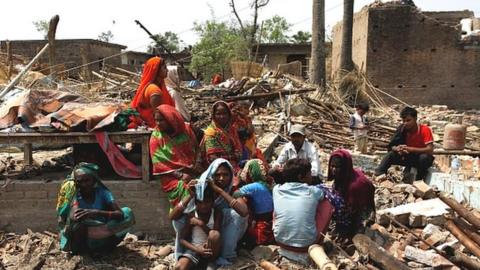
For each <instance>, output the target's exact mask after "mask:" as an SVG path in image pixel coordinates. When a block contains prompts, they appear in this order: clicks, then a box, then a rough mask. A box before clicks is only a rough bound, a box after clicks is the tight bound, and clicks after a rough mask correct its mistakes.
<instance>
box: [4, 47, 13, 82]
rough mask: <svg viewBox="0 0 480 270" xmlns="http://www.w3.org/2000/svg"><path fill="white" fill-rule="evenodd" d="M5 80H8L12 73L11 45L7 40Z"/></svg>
mask: <svg viewBox="0 0 480 270" xmlns="http://www.w3.org/2000/svg"><path fill="white" fill-rule="evenodd" d="M6 43H7V66H8V69H7V80H10V78H11V77H12V72H13V59H12V43H11V42H10V41H9V40H7V42H6Z"/></svg>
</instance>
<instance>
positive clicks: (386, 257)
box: [353, 234, 410, 270]
mask: <svg viewBox="0 0 480 270" xmlns="http://www.w3.org/2000/svg"><path fill="white" fill-rule="evenodd" d="M353 243H354V244H355V247H356V248H357V249H358V250H359V251H360V252H361V253H363V254H368V255H369V256H370V258H371V259H372V260H373V261H375V262H376V263H377V264H378V265H380V266H381V267H382V268H383V269H386V270H408V269H410V268H409V267H407V266H406V265H405V264H403V263H401V262H400V261H399V260H397V259H395V257H393V256H392V255H391V254H389V253H387V252H386V251H385V250H384V249H383V248H382V247H380V246H379V245H377V244H376V243H375V242H373V241H372V240H370V238H368V237H367V236H365V235H363V234H357V235H355V237H353Z"/></svg>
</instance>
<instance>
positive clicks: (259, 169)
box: [233, 159, 274, 245]
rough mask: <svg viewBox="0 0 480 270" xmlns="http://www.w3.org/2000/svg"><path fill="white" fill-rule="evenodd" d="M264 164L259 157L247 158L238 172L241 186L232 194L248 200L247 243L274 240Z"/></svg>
mask: <svg viewBox="0 0 480 270" xmlns="http://www.w3.org/2000/svg"><path fill="white" fill-rule="evenodd" d="M265 164H266V163H264V162H263V161H262V160H260V159H251V160H249V161H248V162H247V163H246V164H245V166H244V167H243V169H242V171H241V172H240V180H241V184H240V185H241V187H240V189H239V190H237V191H235V193H234V194H233V197H234V198H240V197H243V198H246V199H247V200H248V206H249V212H250V214H249V224H248V225H249V226H248V229H247V234H246V236H245V238H246V240H247V243H248V245H268V244H272V243H273V242H274V238H273V232H272V217H273V216H272V213H273V199H272V192H271V191H270V186H269V184H268V183H269V182H270V181H269V180H268V176H267V168H266V166H265ZM242 184H243V185H242Z"/></svg>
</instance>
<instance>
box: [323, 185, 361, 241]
mask: <svg viewBox="0 0 480 270" xmlns="http://www.w3.org/2000/svg"><path fill="white" fill-rule="evenodd" d="M317 187H318V188H320V189H321V190H322V191H323V194H325V199H327V200H328V201H329V202H330V204H331V205H332V206H333V208H334V209H335V210H334V212H333V216H332V218H333V220H334V221H335V229H336V230H337V231H338V232H339V233H340V234H346V233H348V231H349V230H350V228H351V225H352V213H351V210H350V209H349V208H347V206H346V205H345V201H344V200H343V198H342V196H340V194H338V192H336V191H335V190H333V189H331V188H329V187H327V186H325V185H323V184H320V185H318V186H317Z"/></svg>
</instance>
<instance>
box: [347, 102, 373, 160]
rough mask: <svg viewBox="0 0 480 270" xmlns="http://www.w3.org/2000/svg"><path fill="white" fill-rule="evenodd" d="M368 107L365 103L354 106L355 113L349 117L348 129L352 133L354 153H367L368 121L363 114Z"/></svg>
mask: <svg viewBox="0 0 480 270" xmlns="http://www.w3.org/2000/svg"><path fill="white" fill-rule="evenodd" d="M369 109H370V106H369V105H368V104H366V103H360V104H357V105H356V106H355V110H356V112H355V113H354V114H353V115H351V116H350V128H351V129H352V131H353V139H354V140H355V150H354V151H355V152H360V153H362V154H366V153H367V148H368V128H369V127H368V120H367V117H366V116H365V114H366V113H367V112H368V111H369Z"/></svg>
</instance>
